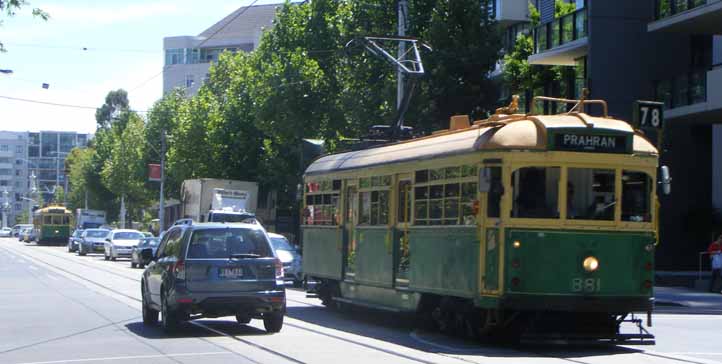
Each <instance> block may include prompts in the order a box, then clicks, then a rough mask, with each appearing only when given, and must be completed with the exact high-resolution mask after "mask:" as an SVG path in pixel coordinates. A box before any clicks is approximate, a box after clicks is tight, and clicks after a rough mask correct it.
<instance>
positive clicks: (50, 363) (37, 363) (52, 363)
mask: <svg viewBox="0 0 722 364" xmlns="http://www.w3.org/2000/svg"><path fill="white" fill-rule="evenodd" d="M229 354H233V353H231V352H228V351H212V352H208V353H179V354H165V355H163V354H161V355H134V356H110V357H105V358H88V359H67V360H53V361H33V362H24V363H17V364H60V363H84V362H93V361H109V360H130V359H157V358H168V357H171V358H175V357H185V356H202V355H229Z"/></svg>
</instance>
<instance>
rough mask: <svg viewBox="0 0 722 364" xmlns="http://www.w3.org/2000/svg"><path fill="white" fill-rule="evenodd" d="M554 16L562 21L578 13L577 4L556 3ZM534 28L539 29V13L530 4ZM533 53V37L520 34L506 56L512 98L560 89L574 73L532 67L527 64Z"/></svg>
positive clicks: (554, 68)
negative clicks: (515, 95)
mask: <svg viewBox="0 0 722 364" xmlns="http://www.w3.org/2000/svg"><path fill="white" fill-rule="evenodd" d="M554 10H555V11H554V13H555V14H554V15H555V16H556V17H557V18H559V17H562V16H564V15H566V14H569V13H572V12H574V11H575V10H576V4H574V3H567V2H564V1H561V0H556V1H555V8H554ZM529 14H530V15H529V18H530V19H531V26H532V27H535V26H537V25H539V22H540V14H539V10H538V9H537V8H536V7H534V5H532V4H531V3H530V4H529ZM533 53H534V40H533V38H532V35H531V34H519V35H518V37H517V39H516V43H515V45H514V48H513V49H512V50H511V52H509V53H508V54H506V55H505V56H504V70H503V77H504V81H505V82H506V85H507V86H508V87H509V89H510V91H511V93H512V94H525V93H526V92H529V93H534V94H538V93H544V92H548V91H545V89H547V90H548V86H550V85H552V84H557V85H560V84H561V82H562V80H563V78H564V75H565V73H566V72H570V71H572V70H573V68H571V67H565V66H544V65H532V64H529V62H528V61H527V60H528V59H529V56H531V55H532V54H533Z"/></svg>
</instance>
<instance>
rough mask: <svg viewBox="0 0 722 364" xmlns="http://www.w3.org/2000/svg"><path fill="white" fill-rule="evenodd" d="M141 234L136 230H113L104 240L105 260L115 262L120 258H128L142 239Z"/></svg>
mask: <svg viewBox="0 0 722 364" xmlns="http://www.w3.org/2000/svg"><path fill="white" fill-rule="evenodd" d="M144 237H145V236H143V233H141V232H140V231H138V230H129V229H119V230H113V231H111V232H110V234H108V236H107V237H106V238H105V253H104V254H105V260H116V259H118V258H120V257H124V258H130V256H131V254H132V253H133V247H134V246H136V245H138V243H140V239H143V238H144Z"/></svg>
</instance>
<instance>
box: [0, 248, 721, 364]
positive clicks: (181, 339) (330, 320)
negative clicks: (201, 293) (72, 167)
mask: <svg viewBox="0 0 722 364" xmlns="http://www.w3.org/2000/svg"><path fill="white" fill-rule="evenodd" d="M140 276H141V270H140V269H132V268H130V263H129V262H128V261H127V260H119V261H116V262H109V261H104V260H103V257H102V256H101V255H89V256H86V257H78V256H76V255H74V254H69V253H67V251H65V250H64V248H61V247H38V246H35V245H27V244H23V243H20V242H18V241H17V240H15V239H3V238H0V297H2V300H0V322H1V323H2V328H3V330H0V363H3V364H6V363H7V364H31V363H32V364H51V363H52V364H55V363H97V362H109V363H297V364H298V363H329V364H331V363H333V364H337V363H344V364H346V363H349V364H353V363H380V362H385V363H424V364H445V363H450V364H464V363H467V364H468V363H472V364H473V363H590V364H591V363H619V362H624V363H722V344H720V339H722V335H720V329H719V327H720V326H722V316H717V315H682V314H658V315H655V316H654V324H655V325H654V327H653V328H652V331H653V333H654V334H655V335H656V336H657V345H656V346H652V347H635V348H624V347H596V348H578V347H568V346H563V345H557V346H519V347H502V346H494V345H489V344H480V343H476V342H467V341H463V340H459V339H456V338H451V337H447V336H443V335H438V334H435V333H428V332H420V331H416V330H415V329H414V328H413V322H412V320H411V319H409V318H403V317H395V316H393V315H390V314H383V313H372V312H367V311H354V312H345V313H339V312H334V311H330V310H328V309H325V308H323V307H322V306H321V305H320V303H319V302H318V300H316V299H312V298H306V296H305V293H303V292H301V291H298V290H289V291H288V315H287V318H286V322H285V325H284V328H283V330H282V331H281V332H280V333H278V334H274V335H269V334H266V332H265V331H264V330H263V325H262V323H261V322H260V321H258V320H254V321H252V322H251V324H249V325H239V324H237V323H236V322H235V318H233V317H225V318H219V319H206V320H198V321H194V322H192V323H188V324H185V325H184V326H183V328H182V330H181V331H180V332H179V333H178V334H176V335H173V336H171V337H168V336H166V335H164V334H163V333H162V332H161V330H160V329H159V328H157V327H151V328H148V327H145V326H143V324H142V323H141V318H140V291H139V286H140Z"/></svg>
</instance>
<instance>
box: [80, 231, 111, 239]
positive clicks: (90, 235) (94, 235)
mask: <svg viewBox="0 0 722 364" xmlns="http://www.w3.org/2000/svg"><path fill="white" fill-rule="evenodd" d="M108 233H110V231H108V230H88V231H87V233H86V234H85V236H86V237H88V238H104V237H106V236H108Z"/></svg>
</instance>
